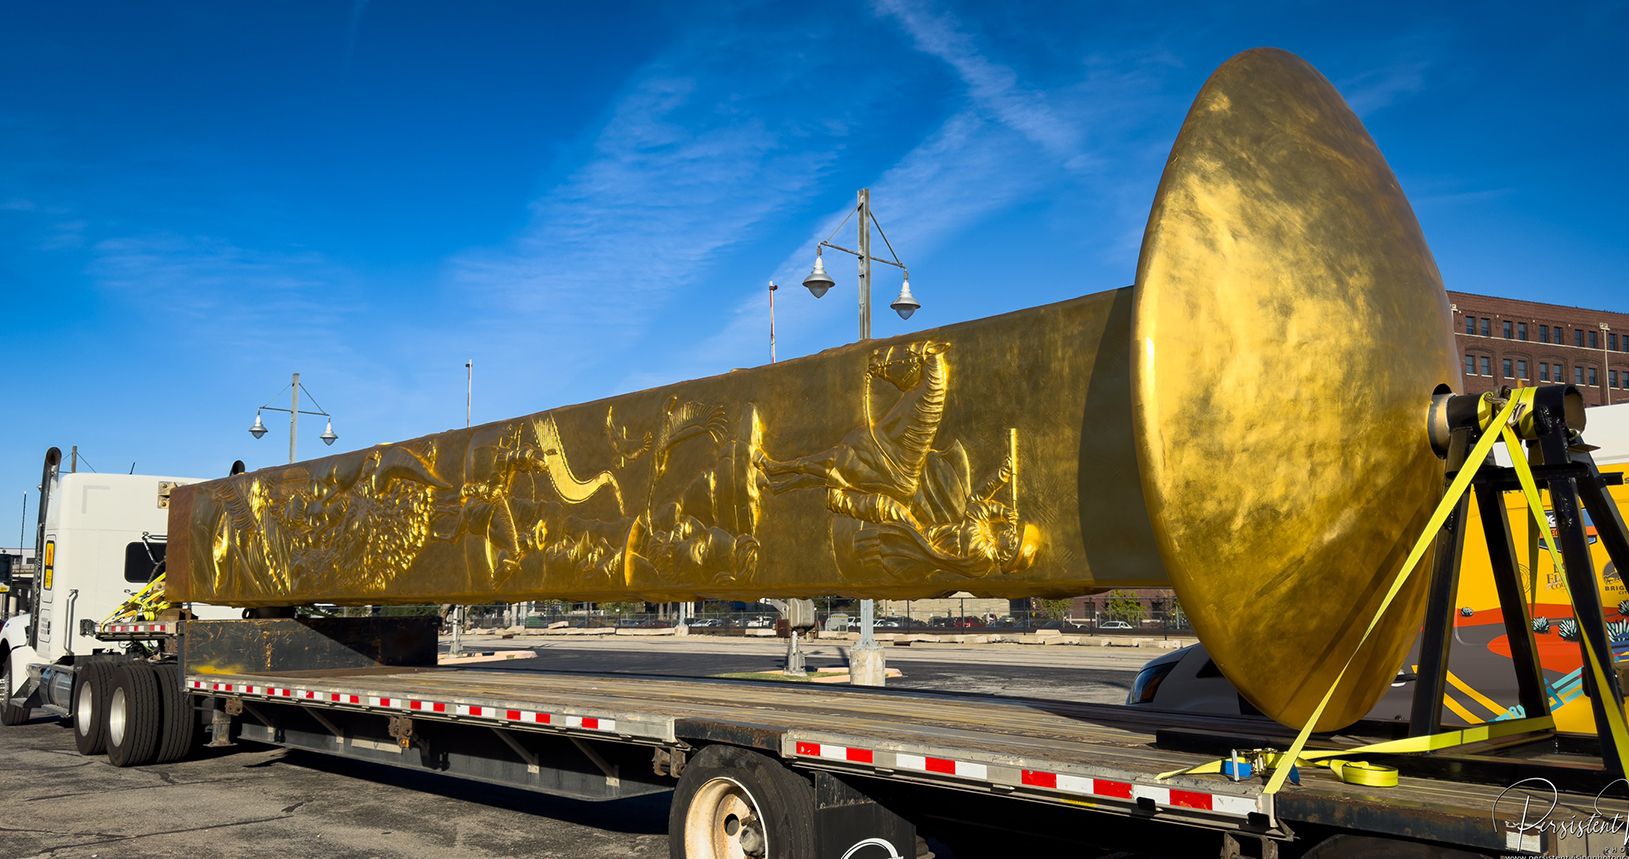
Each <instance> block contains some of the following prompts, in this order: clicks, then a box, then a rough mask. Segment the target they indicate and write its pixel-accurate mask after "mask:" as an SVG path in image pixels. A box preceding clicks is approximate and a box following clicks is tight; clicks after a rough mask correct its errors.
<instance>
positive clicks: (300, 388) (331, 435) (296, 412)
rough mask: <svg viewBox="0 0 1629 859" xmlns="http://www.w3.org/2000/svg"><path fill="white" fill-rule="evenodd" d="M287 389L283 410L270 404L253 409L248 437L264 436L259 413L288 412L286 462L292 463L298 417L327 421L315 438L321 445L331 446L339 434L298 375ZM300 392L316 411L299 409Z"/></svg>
mask: <svg viewBox="0 0 1629 859" xmlns="http://www.w3.org/2000/svg"><path fill="white" fill-rule="evenodd" d="M289 388H290V389H291V391H292V394H291V397H290V399H289V407H288V408H286V409H285V408H281V407H278V406H274V405H272V404H270V403H263V404H261V406H260V408H257V409H255V422H254V423H253V424H251V425H250V426H249V435H252V436H254V437H255V438H260V437H262V436H264V435H265V434H266V424H265V422H264V421H262V420H261V418H260V413H261V412H263V411H264V412H288V461H289V462H293V461H294V460H295V456H296V454H295V451H296V442H297V441H298V438H299V429H300V415H320V416H322V417H324V418H327V419H328V425H327V426H326V427H324V428H323V431H322V435H319V436H317V438H320V439H322V443H323V444H326V445H330V446H332V445H333V443H334V442H336V441H338V440H339V434H338V433H336V432H334V416H333V415H330V414H328V413H327V412H325V411H323V409H322V406H320V405H318V404H317V398H316V397H313V396H311V392H310V391H308V390H306V387H305V385H302V384H300V374H299V373H295V374H294V379H293V380H292V381H291V382H289ZM302 392H303V393H304V394H305V396H306V399H308V400H310V401H311V405H312V406H313V407H314V408H315V409H316V411H307V410H304V409H301V408H300V394H301V393H302Z"/></svg>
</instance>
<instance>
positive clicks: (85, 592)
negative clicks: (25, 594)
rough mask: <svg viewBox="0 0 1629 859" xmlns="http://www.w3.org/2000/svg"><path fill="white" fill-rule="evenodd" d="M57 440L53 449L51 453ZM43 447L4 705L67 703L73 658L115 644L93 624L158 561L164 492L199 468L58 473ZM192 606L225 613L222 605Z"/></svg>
mask: <svg viewBox="0 0 1629 859" xmlns="http://www.w3.org/2000/svg"><path fill="white" fill-rule="evenodd" d="M55 453H56V449H55V448H53V449H52V454H55ZM52 454H48V455H47V457H46V469H45V474H44V476H43V485H42V487H41V499H42V502H43V504H42V506H41V511H42V515H41V516H40V523H39V554H38V558H39V566H38V572H37V573H36V576H35V581H34V587H33V589H32V594H31V596H30V599H29V601H28V603H27V605H26V607H25V608H24V610H23V611H22V612H21V613H19V614H17V615H16V616H14V617H11V618H7V619H6V620H5V623H4V625H3V626H0V668H3V670H4V673H5V682H4V683H3V684H0V696H4V700H0V707H5V708H6V709H8V710H9V711H11V712H12V713H16V712H18V710H17V708H16V707H14V706H12V705H13V704H14V703H15V702H16V700H17V699H19V698H23V697H24V696H26V698H27V700H29V701H30V702H31V705H32V706H38V707H44V708H47V709H53V708H54V707H53V705H55V706H58V707H63V708H66V705H67V701H68V695H69V694H70V691H71V689H72V686H73V674H74V666H75V664H76V663H77V662H83V661H84V660H85V659H86V658H87V657H90V656H93V655H94V654H96V653H98V652H113V646H112V645H109V644H108V643H106V642H104V641H101V640H99V639H98V638H97V636H96V632H97V626H98V624H100V623H101V622H102V621H104V620H105V619H107V617H108V616H109V615H110V614H112V613H113V612H114V611H115V610H116V609H118V608H119V606H120V605H122V604H123V603H124V602H125V600H127V599H128V598H129V597H130V596H131V595H132V594H134V593H136V592H138V591H140V590H141V589H142V588H144V587H146V586H147V585H148V583H150V582H151V581H152V580H153V578H154V577H155V576H157V575H158V574H159V572H161V571H162V570H163V562H164V555H165V545H166V543H165V537H166V534H167V532H168V530H169V500H170V492H171V490H173V489H174V488H175V487H177V486H180V485H184V484H187V483H195V482H198V481H200V480H202V479H204V478H194V477H167V476H157V475H142V474H98V473H91V472H75V473H62V472H60V471H59V470H58V469H57V468H56V467H55V460H57V459H60V455H57V456H53V455H52ZM194 614H195V615H197V616H203V617H215V618H228V617H234V616H237V613H236V612H235V611H234V610H232V609H228V608H223V607H217V606H199V607H196V609H194Z"/></svg>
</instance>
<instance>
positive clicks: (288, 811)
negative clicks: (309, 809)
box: [283, 799, 306, 814]
mask: <svg viewBox="0 0 1629 859" xmlns="http://www.w3.org/2000/svg"><path fill="white" fill-rule="evenodd" d="M305 803H306V801H305V800H303V799H302V800H300V801H299V802H296V803H294V804H293V805H290V806H285V807H284V808H283V813H284V814H293V813H294V812H295V811H297V810H298V809H299V808H300V806H302V805H305Z"/></svg>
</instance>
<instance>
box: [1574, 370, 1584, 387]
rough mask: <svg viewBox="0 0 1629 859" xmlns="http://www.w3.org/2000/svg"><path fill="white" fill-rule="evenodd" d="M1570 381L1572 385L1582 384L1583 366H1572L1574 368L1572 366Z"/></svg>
mask: <svg viewBox="0 0 1629 859" xmlns="http://www.w3.org/2000/svg"><path fill="white" fill-rule="evenodd" d="M1572 383H1573V384H1574V385H1582V384H1584V368H1583V367H1574V368H1572Z"/></svg>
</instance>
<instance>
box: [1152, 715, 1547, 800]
mask: <svg viewBox="0 0 1629 859" xmlns="http://www.w3.org/2000/svg"><path fill="white" fill-rule="evenodd" d="M1554 727H1555V719H1553V718H1552V717H1550V716H1533V717H1531V718H1527V719H1507V720H1504V721H1500V722H1490V723H1488V724H1485V725H1472V726H1470V727H1468V728H1456V729H1454V730H1451V731H1443V732H1441V733H1437V734H1429V735H1427V736H1424V737H1404V738H1402V739H1400V740H1385V741H1383V742H1379V743H1370V744H1368V745H1366V746H1354V747H1353V748H1350V749H1334V750H1317V751H1302V752H1301V753H1300V754H1299V755H1297V756H1296V763H1299V764H1306V765H1310V766H1319V767H1326V768H1328V769H1329V770H1330V771H1331V772H1333V773H1334V774H1335V776H1336V777H1337V778H1339V779H1340V780H1341V781H1343V782H1346V783H1347V784H1361V785H1366V786H1368V787H1396V786H1397V768H1396V767H1389V766H1385V765H1384V764H1371V763H1369V762H1368V761H1357V760H1349V758H1353V757H1356V756H1360V755H1408V754H1418V753H1420V752H1435V751H1439V750H1441V749H1451V748H1454V747H1455V746H1464V745H1469V744H1471V743H1480V742H1483V741H1486V740H1497V739H1500V738H1502V737H1509V736H1512V735H1516V734H1526V733H1530V732H1536V731H1547V730H1550V729H1552V728H1554ZM1285 757H1286V755H1285V754H1283V753H1281V752H1273V751H1268V752H1263V753H1261V755H1260V760H1261V765H1262V766H1263V767H1266V768H1269V769H1273V770H1275V771H1276V770H1278V764H1279V762H1280V761H1282V760H1283V759H1284V758H1285ZM1226 763H1227V761H1226V760H1216V761H1211V762H1210V763H1206V764H1200V765H1199V766H1196V767H1189V768H1188V769H1183V770H1172V771H1171V772H1167V773H1160V775H1159V777H1160V778H1161V779H1167V778H1170V777H1172V776H1178V775H1211V774H1219V773H1221V772H1223V766H1224V765H1225V764H1226ZM1283 771H1284V772H1286V773H1287V772H1288V771H1289V768H1288V767H1285V768H1284V770H1283Z"/></svg>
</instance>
